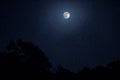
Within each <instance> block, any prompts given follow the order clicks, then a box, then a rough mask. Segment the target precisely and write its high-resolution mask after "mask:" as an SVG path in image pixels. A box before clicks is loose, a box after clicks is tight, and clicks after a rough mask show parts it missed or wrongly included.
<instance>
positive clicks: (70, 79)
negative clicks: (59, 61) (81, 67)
mask: <svg viewBox="0 0 120 80" xmlns="http://www.w3.org/2000/svg"><path fill="white" fill-rule="evenodd" d="M56 80H74V73H73V72H71V71H69V70H68V69H65V68H64V67H62V66H59V67H58V70H57V71H56Z"/></svg>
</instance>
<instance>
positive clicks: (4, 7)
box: [0, 0, 120, 71]
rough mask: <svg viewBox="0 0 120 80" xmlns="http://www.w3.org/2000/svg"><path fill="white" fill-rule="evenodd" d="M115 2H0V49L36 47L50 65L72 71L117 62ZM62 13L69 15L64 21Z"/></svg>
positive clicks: (119, 26)
mask: <svg viewBox="0 0 120 80" xmlns="http://www.w3.org/2000/svg"><path fill="white" fill-rule="evenodd" d="M119 5H120V2H119V0H48V1H47V0H1V1H0V49H3V48H4V47H5V45H6V44H7V43H8V42H9V41H10V40H16V39H23V40H26V41H31V42H33V43H34V44H36V45H38V46H39V47H40V48H41V49H42V50H43V51H44V52H45V54H46V55H47V56H48V57H49V59H50V61H51V62H52V64H53V65H55V66H56V65H59V64H62V65H63V66H64V67H66V68H68V69H70V70H72V71H76V70H79V69H81V68H83V67H84V66H89V67H94V66H95V65H100V64H107V63H108V62H110V61H112V60H116V59H120V42H119V41H120V36H119V35H120V6H119ZM64 11H69V12H70V13H71V18H70V19H68V20H65V19H64V18H63V16H62V14H63V12H64Z"/></svg>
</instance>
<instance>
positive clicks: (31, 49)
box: [0, 40, 120, 80]
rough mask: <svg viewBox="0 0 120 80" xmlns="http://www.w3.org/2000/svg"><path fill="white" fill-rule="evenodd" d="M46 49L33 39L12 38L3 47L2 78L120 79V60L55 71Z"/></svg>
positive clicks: (43, 79)
mask: <svg viewBox="0 0 120 80" xmlns="http://www.w3.org/2000/svg"><path fill="white" fill-rule="evenodd" d="M51 69H52V64H51V63H50V62H49V59H48V57H47V56H46V55H45V53H44V52H43V51H42V50H41V49H40V48H39V47H38V46H35V45H34V44H33V43H31V42H26V41H22V40H16V41H10V42H9V44H8V45H7V46H6V48H5V50H3V51H0V80H8V79H11V80H12V79H15V80H24V79H25V80H120V60H116V61H113V62H111V63H109V64H106V66H102V65H99V66H96V67H95V68H92V69H91V68H89V67H84V68H83V69H82V70H80V71H78V72H77V73H74V72H71V71H70V70H68V69H66V68H64V67H63V66H58V68H57V70H56V72H54V73H53V72H52V71H51Z"/></svg>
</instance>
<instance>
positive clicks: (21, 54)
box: [0, 40, 51, 80]
mask: <svg viewBox="0 0 120 80" xmlns="http://www.w3.org/2000/svg"><path fill="white" fill-rule="evenodd" d="M0 67H1V68H0V73H1V74H3V75H5V76H7V75H8V76H10V77H13V78H15V76H18V77H17V78H27V79H44V80H45V79H46V80H47V79H49V78H50V76H49V75H50V68H51V64H50V62H49V61H48V58H47V57H46V55H45V54H44V53H43V52H42V51H41V50H40V49H39V48H38V47H37V46H35V45H33V44H32V43H30V42H25V41H22V40H17V41H16V42H15V41H10V43H9V44H8V46H7V47H6V50H5V51H3V53H1V54H0ZM4 73H5V74H4ZM13 75H14V76H13Z"/></svg>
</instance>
